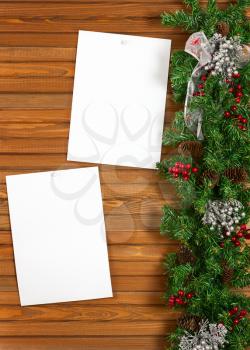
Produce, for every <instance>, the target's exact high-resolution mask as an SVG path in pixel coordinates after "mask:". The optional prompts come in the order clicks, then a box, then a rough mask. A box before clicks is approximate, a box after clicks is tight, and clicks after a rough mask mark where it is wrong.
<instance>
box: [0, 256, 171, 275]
mask: <svg viewBox="0 0 250 350" xmlns="http://www.w3.org/2000/svg"><path fill="white" fill-rule="evenodd" d="M128 259H129V257H128ZM0 261H1V264H0V276H15V275H16V271H15V264H14V261H13V260H2V257H1V256H0ZM110 270H111V274H112V276H162V275H163V272H164V269H163V263H162V261H158V262H155V261H143V262H140V261H133V262H131V261H116V260H111V261H110Z"/></svg>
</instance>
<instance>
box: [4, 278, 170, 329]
mask: <svg viewBox="0 0 250 350" xmlns="http://www.w3.org/2000/svg"><path fill="white" fill-rule="evenodd" d="M112 286H113V289H114V291H116V292H131V291H134V292H163V291H164V286H165V277H161V276H113V277H112ZM0 291H3V292H15V291H17V282H16V278H15V277H14V276H0ZM0 328H1V327H0ZM0 334H1V333H0Z"/></svg>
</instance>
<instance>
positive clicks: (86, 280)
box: [6, 167, 112, 305]
mask: <svg viewBox="0 0 250 350" xmlns="http://www.w3.org/2000/svg"><path fill="white" fill-rule="evenodd" d="M6 182H7V192H8V201H9V211H10V220H11V230H12V237H13V244H14V255H15V264H16V273H17V282H18V288H19V295H20V300H21V305H34V304H46V303H54V302H65V301H74V300H85V299H96V298H107V297H112V287H111V280H110V272H109V262H108V252H107V243H106V232H105V224H104V216H103V207H102V197H101V189H100V181H99V172H98V168H97V167H91V168H82V169H72V170H60V171H51V172H42V173H34V174H24V175H11V176H7V177H6Z"/></svg>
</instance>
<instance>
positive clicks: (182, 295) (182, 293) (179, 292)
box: [178, 289, 185, 297]
mask: <svg viewBox="0 0 250 350" xmlns="http://www.w3.org/2000/svg"><path fill="white" fill-rule="evenodd" d="M178 295H179V296H180V297H184V295H185V292H184V290H182V289H179V290H178Z"/></svg>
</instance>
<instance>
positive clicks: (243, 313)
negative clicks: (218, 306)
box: [240, 309, 247, 317]
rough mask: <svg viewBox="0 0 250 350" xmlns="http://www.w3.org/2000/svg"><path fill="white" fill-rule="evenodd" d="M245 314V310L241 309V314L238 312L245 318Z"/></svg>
mask: <svg viewBox="0 0 250 350" xmlns="http://www.w3.org/2000/svg"><path fill="white" fill-rule="evenodd" d="M246 314H247V310H245V309H243V310H241V312H240V316H243V317H244V316H246Z"/></svg>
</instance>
